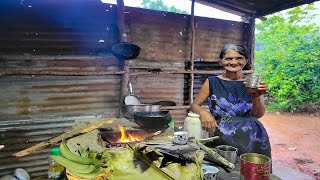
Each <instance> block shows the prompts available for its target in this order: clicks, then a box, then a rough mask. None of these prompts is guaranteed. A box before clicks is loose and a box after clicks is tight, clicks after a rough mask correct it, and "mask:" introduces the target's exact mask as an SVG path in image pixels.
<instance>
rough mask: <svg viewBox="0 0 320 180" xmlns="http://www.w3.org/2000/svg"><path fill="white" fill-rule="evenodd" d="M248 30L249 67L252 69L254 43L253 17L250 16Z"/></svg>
mask: <svg viewBox="0 0 320 180" xmlns="http://www.w3.org/2000/svg"><path fill="white" fill-rule="evenodd" d="M248 28H249V32H248V45H247V47H248V53H249V58H250V62H249V63H250V69H252V70H253V69H254V45H255V38H254V35H255V19H254V18H250V20H249V27H248Z"/></svg>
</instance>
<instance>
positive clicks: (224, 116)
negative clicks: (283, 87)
mask: <svg viewBox="0 0 320 180" xmlns="http://www.w3.org/2000/svg"><path fill="white" fill-rule="evenodd" d="M220 59H221V60H220V62H219V63H220V65H221V66H222V67H223V68H224V69H225V74H223V75H220V76H209V77H208V79H206V81H205V82H204V84H203V85H202V87H201V90H200V92H199V94H198V96H197V97H196V98H195V100H194V102H193V103H192V104H191V110H192V111H193V112H194V113H197V114H199V115H200V120H201V125H202V128H203V129H205V130H207V131H208V132H212V133H213V132H214V134H215V135H217V136H220V139H219V141H218V144H226V145H230V146H234V147H236V148H238V154H243V153H248V152H251V153H259V154H263V155H266V156H268V157H270V158H271V147H270V142H269V137H268V134H267V132H266V130H265V128H264V127H263V125H262V124H261V122H260V121H259V120H258V118H260V117H262V116H263V115H264V113H265V106H264V101H263V97H262V95H263V94H266V93H268V86H267V84H266V83H265V82H263V81H262V82H261V83H260V84H259V85H258V86H257V87H256V88H249V87H246V86H245V80H246V76H245V75H244V74H243V73H242V69H243V67H244V66H245V65H246V64H247V62H248V56H247V52H246V48H245V47H244V46H242V45H238V44H227V45H226V46H224V47H223V49H222V50H221V53H220ZM206 99H208V102H209V109H210V112H208V111H206V110H205V109H204V108H202V107H201V105H202V104H203V103H204V101H205V100H206Z"/></svg>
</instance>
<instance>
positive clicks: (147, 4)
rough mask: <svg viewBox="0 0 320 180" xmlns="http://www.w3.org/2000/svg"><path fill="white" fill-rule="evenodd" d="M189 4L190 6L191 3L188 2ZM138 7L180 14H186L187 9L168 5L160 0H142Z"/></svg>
mask: <svg viewBox="0 0 320 180" xmlns="http://www.w3.org/2000/svg"><path fill="white" fill-rule="evenodd" d="M190 6H191V3H190ZM140 7H142V8H145V9H152V10H157V11H167V12H174V13H180V14H188V12H187V11H183V10H180V9H177V8H176V7H174V6H171V7H168V6H167V5H166V4H164V3H163V2H162V0H143V1H142V4H141V6H140ZM190 8H191V7H190Z"/></svg>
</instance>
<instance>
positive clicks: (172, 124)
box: [169, 119, 174, 134]
mask: <svg viewBox="0 0 320 180" xmlns="http://www.w3.org/2000/svg"><path fill="white" fill-rule="evenodd" d="M169 128H171V131H172V134H173V133H174V119H171V121H170V122H169Z"/></svg>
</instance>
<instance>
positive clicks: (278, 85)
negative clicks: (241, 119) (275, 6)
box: [255, 4, 320, 112]
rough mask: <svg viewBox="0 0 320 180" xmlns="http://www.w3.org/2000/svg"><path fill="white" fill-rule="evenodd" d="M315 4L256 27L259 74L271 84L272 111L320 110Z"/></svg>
mask: <svg viewBox="0 0 320 180" xmlns="http://www.w3.org/2000/svg"><path fill="white" fill-rule="evenodd" d="M315 12H316V9H315V7H314V5H313V4H309V5H306V6H300V7H296V8H294V9H292V10H290V11H288V12H287V13H285V14H282V13H277V14H275V15H272V16H270V17H268V19H267V20H266V21H264V22H262V23H260V24H257V26H256V32H257V33H256V52H255V68H256V69H255V72H256V73H259V74H261V75H262V76H263V77H264V80H265V81H266V82H267V83H268V86H269V89H270V94H269V96H270V99H271V101H270V102H269V105H268V108H269V109H270V110H274V109H280V110H283V111H291V112H296V111H306V110H313V111H314V110H316V111H317V110H319V107H320V106H319V105H320V83H319V82H320V81H319V80H320V79H319V74H320V31H319V30H320V28H319V26H317V25H316V24H315V23H311V22H312V20H313V18H314V17H315V14H314V13H315Z"/></svg>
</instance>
